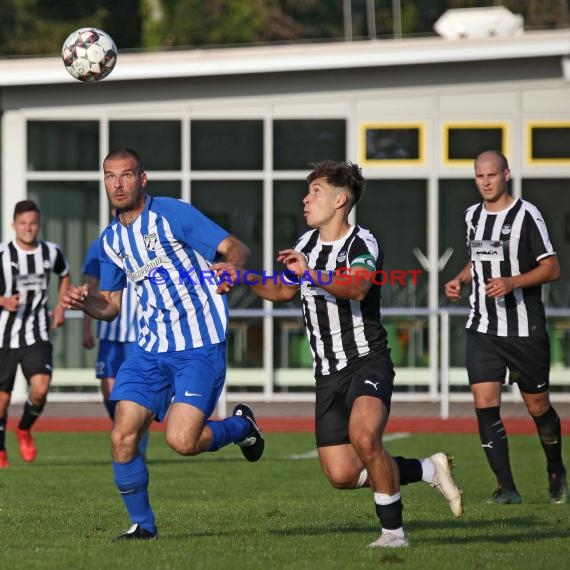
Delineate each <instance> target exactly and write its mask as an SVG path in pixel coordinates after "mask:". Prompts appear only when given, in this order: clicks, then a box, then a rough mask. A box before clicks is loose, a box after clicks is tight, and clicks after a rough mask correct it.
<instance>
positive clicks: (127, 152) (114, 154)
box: [103, 146, 144, 172]
mask: <svg viewBox="0 0 570 570" xmlns="http://www.w3.org/2000/svg"><path fill="white" fill-rule="evenodd" d="M117 158H134V159H135V162H136V163H137V170H138V171H139V172H144V167H143V163H142V159H141V157H140V156H139V154H138V153H137V152H136V151H134V150H133V149H132V148H128V147H126V146H125V147H121V148H117V149H115V150H112V151H111V152H110V153H109V154H108V155H107V156H106V157H105V160H103V164H105V162H106V161H107V160H113V159H117Z"/></svg>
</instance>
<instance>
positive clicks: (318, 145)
mask: <svg viewBox="0 0 570 570" xmlns="http://www.w3.org/2000/svg"><path fill="white" fill-rule="evenodd" d="M345 157H346V121H345V120H344V119H314V120H275V121H273V168H274V169H275V170H307V173H308V171H309V170H310V169H311V164H313V163H317V162H322V161H323V160H337V161H339V160H345Z"/></svg>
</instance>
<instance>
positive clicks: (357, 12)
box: [0, 0, 570, 56]
mask: <svg viewBox="0 0 570 570" xmlns="http://www.w3.org/2000/svg"><path fill="white" fill-rule="evenodd" d="M370 1H371V0H351V2H350V3H349V4H350V5H351V14H350V15H351V20H352V37H353V38H354V39H358V38H366V37H368V30H369V26H368V20H367V17H368V13H367V8H368V7H369V2H370ZM499 4H502V5H504V6H506V7H507V8H509V9H510V10H511V11H512V12H514V13H516V14H521V15H523V17H524V20H525V28H526V29H545V28H562V27H568V26H569V25H570V19H569V13H570V0H503V1H502V2H499V1H497V0H486V1H485V0H401V1H400V6H401V20H400V21H401V28H402V34H403V35H404V36H409V35H426V34H433V33H434V31H433V25H434V23H435V22H436V20H437V19H438V18H439V17H440V16H441V15H442V14H443V13H444V12H445V11H446V10H448V9H451V8H466V7H483V6H495V5H499ZM345 5H346V3H345V2H344V1H343V0H0V56H1V55H4V56H6V55H11V56H12V55H14V56H21V55H42V54H55V53H59V51H60V49H61V44H62V42H63V40H64V39H65V38H66V37H67V35H69V34H70V33H71V32H72V31H73V30H75V29H77V28H80V27H85V26H94V27H98V28H101V29H104V30H105V31H107V32H108V33H109V34H110V35H111V36H112V37H113V39H114V40H115V43H116V44H117V46H118V47H119V49H129V48H144V49H168V48H173V47H197V46H208V45H215V46H220V45H235V44H252V43H268V42H294V41H307V40H312V41H318V40H342V39H344V35H345V32H344V23H345V18H344V16H345V14H344V13H343V7H344V6H345ZM373 5H374V12H375V29H376V37H378V38H386V37H392V36H393V34H394V14H393V5H394V2H393V0H374V2H373Z"/></svg>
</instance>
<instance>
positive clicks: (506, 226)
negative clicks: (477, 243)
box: [501, 224, 511, 236]
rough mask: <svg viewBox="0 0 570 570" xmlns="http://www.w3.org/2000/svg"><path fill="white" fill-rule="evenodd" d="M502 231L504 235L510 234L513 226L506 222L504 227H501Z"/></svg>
mask: <svg viewBox="0 0 570 570" xmlns="http://www.w3.org/2000/svg"><path fill="white" fill-rule="evenodd" d="M501 233H502V234H503V235H504V236H508V235H509V234H510V233H511V226H509V224H505V225H504V226H503V227H502V228H501Z"/></svg>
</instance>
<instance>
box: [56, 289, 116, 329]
mask: <svg viewBox="0 0 570 570" xmlns="http://www.w3.org/2000/svg"><path fill="white" fill-rule="evenodd" d="M122 298H123V290H122V289H121V290H119V291H91V290H90V289H89V285H87V284H86V283H85V284H83V285H72V286H71V287H69V289H68V290H67V292H66V294H65V295H64V299H63V306H64V307H65V308H66V309H75V310H79V311H84V312H85V313H87V314H88V315H91V316H92V317H93V318H95V319H100V320H102V321H112V320H113V319H114V318H115V317H116V316H117V315H118V314H119V311H120V310H121V300H122Z"/></svg>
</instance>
